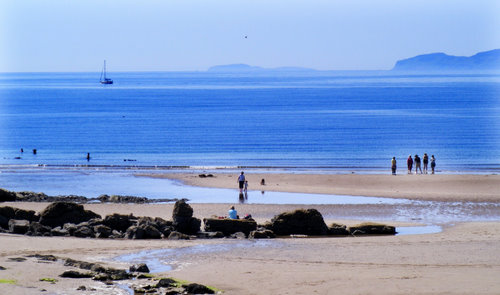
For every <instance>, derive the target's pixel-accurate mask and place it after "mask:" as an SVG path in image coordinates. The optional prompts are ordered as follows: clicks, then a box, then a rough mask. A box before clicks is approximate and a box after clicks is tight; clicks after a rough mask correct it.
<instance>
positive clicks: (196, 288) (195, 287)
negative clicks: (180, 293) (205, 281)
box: [182, 283, 215, 294]
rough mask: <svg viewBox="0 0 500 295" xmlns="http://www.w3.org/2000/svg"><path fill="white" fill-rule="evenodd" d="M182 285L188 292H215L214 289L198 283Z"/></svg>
mask: <svg viewBox="0 0 500 295" xmlns="http://www.w3.org/2000/svg"><path fill="white" fill-rule="evenodd" d="M182 287H184V289H185V290H186V292H187V293H188V294H215V292H214V290H212V289H210V288H208V287H207V286H204V285H200V284H196V283H192V284H188V285H182Z"/></svg>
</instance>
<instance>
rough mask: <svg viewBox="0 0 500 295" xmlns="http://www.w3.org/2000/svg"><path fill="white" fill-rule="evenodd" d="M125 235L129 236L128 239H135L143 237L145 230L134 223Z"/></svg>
mask: <svg viewBox="0 0 500 295" xmlns="http://www.w3.org/2000/svg"><path fill="white" fill-rule="evenodd" d="M125 237H127V239H134V240H136V239H143V237H144V230H143V229H142V228H140V227H138V226H136V225H132V226H131V227H129V228H128V229H127V231H126V233H125Z"/></svg>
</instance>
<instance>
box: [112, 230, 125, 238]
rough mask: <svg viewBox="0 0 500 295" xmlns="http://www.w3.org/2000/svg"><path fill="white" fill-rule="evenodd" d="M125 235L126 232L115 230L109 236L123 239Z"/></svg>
mask: <svg viewBox="0 0 500 295" xmlns="http://www.w3.org/2000/svg"><path fill="white" fill-rule="evenodd" d="M124 237H125V234H124V233H122V232H119V231H117V230H113V231H112V232H111V236H109V238H110V239H122V238H124Z"/></svg>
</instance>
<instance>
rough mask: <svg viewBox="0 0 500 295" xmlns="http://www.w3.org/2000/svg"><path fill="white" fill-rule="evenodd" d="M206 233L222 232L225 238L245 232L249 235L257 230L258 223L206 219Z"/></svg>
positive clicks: (249, 220)
mask: <svg viewBox="0 0 500 295" xmlns="http://www.w3.org/2000/svg"><path fill="white" fill-rule="evenodd" d="M203 222H204V223H205V231H208V232H217V231H220V232H222V233H223V234H224V235H225V236H229V235H231V234H234V233H236V232H243V233H245V235H247V236H248V235H249V234H250V232H251V231H254V230H256V229H257V222H255V220H253V219H227V218H226V219H217V218H205V219H203Z"/></svg>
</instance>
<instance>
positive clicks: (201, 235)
mask: <svg viewBox="0 0 500 295" xmlns="http://www.w3.org/2000/svg"><path fill="white" fill-rule="evenodd" d="M196 237H197V238H200V239H218V238H223V237H224V233H222V232H220V231H216V232H212V231H208V232H207V231H203V232H198V233H197V234H196Z"/></svg>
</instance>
